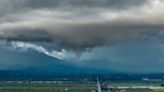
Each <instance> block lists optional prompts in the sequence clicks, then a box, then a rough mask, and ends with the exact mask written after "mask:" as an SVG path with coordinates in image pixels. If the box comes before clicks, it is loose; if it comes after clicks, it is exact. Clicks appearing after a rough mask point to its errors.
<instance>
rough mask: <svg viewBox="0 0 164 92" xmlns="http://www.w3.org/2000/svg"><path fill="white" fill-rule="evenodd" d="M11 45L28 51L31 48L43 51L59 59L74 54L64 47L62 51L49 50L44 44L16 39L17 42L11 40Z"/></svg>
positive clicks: (68, 57)
mask: <svg viewBox="0 0 164 92" xmlns="http://www.w3.org/2000/svg"><path fill="white" fill-rule="evenodd" d="M11 47H12V48H13V49H20V50H23V51H27V50H29V49H31V50H35V51H37V52H39V53H43V54H45V55H47V56H50V57H53V58H57V59H59V60H67V59H71V57H72V58H73V56H74V53H72V52H67V51H66V50H64V49H62V50H61V51H57V50H47V49H46V48H44V47H43V46H39V45H36V44H32V43H25V42H16V41H15V42H11ZM70 56H71V57H70Z"/></svg>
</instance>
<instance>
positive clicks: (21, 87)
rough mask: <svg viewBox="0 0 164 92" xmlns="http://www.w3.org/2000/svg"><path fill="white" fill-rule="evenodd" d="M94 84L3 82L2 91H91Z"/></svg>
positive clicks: (0, 86) (0, 87)
mask: <svg viewBox="0 0 164 92" xmlns="http://www.w3.org/2000/svg"><path fill="white" fill-rule="evenodd" d="M92 89H96V87H95V85H92V84H60V85H59V84H58V85H57V84H56V85H55V84H1V85H0V92H90V90H92Z"/></svg>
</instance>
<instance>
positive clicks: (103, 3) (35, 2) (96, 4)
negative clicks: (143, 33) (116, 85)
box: [26, 0, 147, 9]
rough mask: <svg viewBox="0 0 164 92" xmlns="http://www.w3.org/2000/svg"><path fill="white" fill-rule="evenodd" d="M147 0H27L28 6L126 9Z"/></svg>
mask: <svg viewBox="0 0 164 92" xmlns="http://www.w3.org/2000/svg"><path fill="white" fill-rule="evenodd" d="M146 1H147V0H46V1H45V0H27V1H26V2H27V4H26V7H30V8H54V7H55V8H58V7H62V8H64V7H70V8H112V9H127V8H130V7H138V6H140V5H142V4H144V3H145V2H146Z"/></svg>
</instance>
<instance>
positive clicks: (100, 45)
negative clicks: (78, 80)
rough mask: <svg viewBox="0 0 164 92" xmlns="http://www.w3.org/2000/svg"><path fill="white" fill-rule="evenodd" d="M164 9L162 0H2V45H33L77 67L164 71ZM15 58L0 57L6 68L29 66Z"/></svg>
mask: <svg viewBox="0 0 164 92" xmlns="http://www.w3.org/2000/svg"><path fill="white" fill-rule="evenodd" d="M163 9H164V1H163V0H0V41H1V42H0V45H1V49H0V50H1V53H2V50H3V53H8V50H9V51H10V50H11V51H16V52H21V53H22V52H23V53H29V51H30V50H33V51H36V52H38V53H42V54H44V55H46V56H47V57H52V58H56V59H59V60H61V61H63V62H67V63H68V62H71V63H72V64H73V65H74V66H75V65H77V66H82V67H92V68H98V69H99V68H100V69H107V70H108V69H109V70H117V71H126V72H141V71H142V72H164V71H163V70H164V68H162V65H164V44H163V40H164V18H163V16H164V11H163ZM4 49H7V50H6V51H4ZM3 53H2V54H3ZM31 53H33V52H31ZM5 55H6V54H5ZM5 55H4V56H5ZM15 57H17V56H15ZM27 57H28V56H27ZM29 58H35V57H31V56H30V57H29ZM11 60H12V59H11ZM22 61H23V60H22ZM34 61H35V60H34ZM10 62H11V61H10V60H8V59H7V60H5V59H0V64H1V68H2V67H3V69H6V68H8V67H10V66H15V65H17V64H18V65H19V64H20V63H21V65H22V63H23V66H26V65H27V62H26V60H25V61H24V62H16V60H15V62H14V61H13V63H10ZM29 65H30V64H28V66H29ZM138 67H141V68H138Z"/></svg>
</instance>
